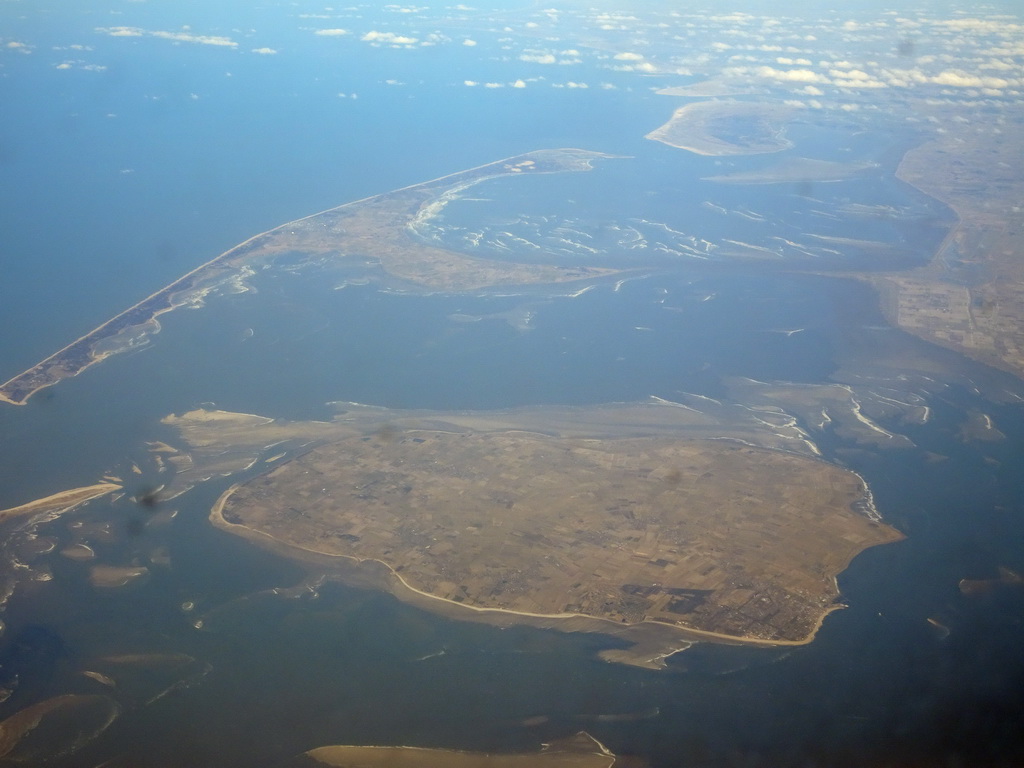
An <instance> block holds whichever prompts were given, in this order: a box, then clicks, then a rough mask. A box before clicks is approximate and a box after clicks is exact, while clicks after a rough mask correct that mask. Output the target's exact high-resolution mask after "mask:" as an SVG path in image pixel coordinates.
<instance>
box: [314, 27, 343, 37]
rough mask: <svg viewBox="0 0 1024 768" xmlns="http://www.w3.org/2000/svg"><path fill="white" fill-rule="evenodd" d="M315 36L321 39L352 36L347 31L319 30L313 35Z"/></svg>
mask: <svg viewBox="0 0 1024 768" xmlns="http://www.w3.org/2000/svg"><path fill="white" fill-rule="evenodd" d="M313 34H314V35H320V37H341V36H342V35H347V34H350V33H349V31H348V30H347V29H340V28H338V29H318V30H317V31H316V32H314V33H313Z"/></svg>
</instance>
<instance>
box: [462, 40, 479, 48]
mask: <svg viewBox="0 0 1024 768" xmlns="http://www.w3.org/2000/svg"><path fill="white" fill-rule="evenodd" d="M462 44H463V45H468V46H469V47H473V46H474V45H476V40H468V39H467V40H463V41H462Z"/></svg>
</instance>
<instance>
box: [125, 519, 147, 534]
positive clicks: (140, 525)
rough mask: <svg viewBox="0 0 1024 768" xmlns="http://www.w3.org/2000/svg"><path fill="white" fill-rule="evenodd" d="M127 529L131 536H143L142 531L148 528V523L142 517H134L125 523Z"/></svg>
mask: <svg viewBox="0 0 1024 768" xmlns="http://www.w3.org/2000/svg"><path fill="white" fill-rule="evenodd" d="M125 530H126V531H128V535H129V536H141V535H142V532H143V531H145V530H146V523H145V522H143V520H142V519H141V518H138V517H132V518H129V519H128V522H127V523H125Z"/></svg>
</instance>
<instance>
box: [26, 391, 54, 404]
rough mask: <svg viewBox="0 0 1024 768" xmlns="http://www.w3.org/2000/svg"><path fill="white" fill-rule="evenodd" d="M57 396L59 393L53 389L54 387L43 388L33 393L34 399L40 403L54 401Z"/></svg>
mask: <svg viewBox="0 0 1024 768" xmlns="http://www.w3.org/2000/svg"><path fill="white" fill-rule="evenodd" d="M56 396H57V393H56V392H54V391H53V388H52V387H47V388H46V389H41V390H39V391H38V392H36V393H35V394H34V395H32V401H33V402H35V403H39V404H40V405H47V404H49V403H52V402H53V399H54V398H55V397H56Z"/></svg>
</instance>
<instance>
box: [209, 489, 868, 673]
mask: <svg viewBox="0 0 1024 768" xmlns="http://www.w3.org/2000/svg"><path fill="white" fill-rule="evenodd" d="M241 486H242V484H241V483H235V484H232V485H231V486H230V487H229V488H228V489H227V490H225V491H224V492H223V493H222V494H221V495H220V496H219V497H218V498H217V500H216V502H215V503H214V504H213V506H212V508H211V510H210V514H209V520H210V522H211V524H212V525H213V526H214V527H215V528H219V529H220V530H223V531H225V532H227V533H232V534H234V535H238V536H241V537H242V538H244V539H246V540H248V541H250V542H252V543H254V544H257V545H259V546H263V547H265V548H268V549H270V550H271V551H273V552H275V553H277V554H280V555H282V556H284V557H288V558H290V559H298V560H301V561H305V562H312V563H315V564H317V565H335V566H342V571H343V575H342V580H343V581H352V583H354V584H356V585H358V586H368V587H371V588H377V589H383V590H385V591H387V592H389V593H390V594H392V595H393V596H394V597H395V598H397V599H398V600H400V601H401V602H404V603H407V604H410V605H413V606H415V607H418V608H422V609H423V610H426V611H429V612H431V613H435V614H440V615H442V616H445V617H446V618H451V619H454V620H459V621H480V622H483V623H486V624H490V625H496V626H500V627H509V626H514V625H521V624H527V625H528V626H535V627H541V628H549V629H556V630H558V631H563V632H592V633H594V634H603V635H607V636H609V637H613V638H618V639H621V640H624V641H626V642H628V643H630V644H631V645H630V647H627V648H614V649H607V650H605V651H602V652H601V653H600V656H601V658H602V659H604V660H605V661H609V662H618V663H623V664H627V665H630V666H638V667H643V668H646V669H663V668H664V667H665V661H664V660H665V659H666V658H668V657H669V656H672V655H674V654H676V653H679V652H680V651H684V650H686V649H687V648H689V647H690V646H691V645H692V644H693V643H694V642H714V643H720V644H725V645H746V646H752V647H762V648H771V647H797V646H803V645H808V644H810V643H811V642H813V641H814V639H815V637H816V635H817V633H818V631H819V630H820V629H821V627H822V625H823V624H824V622H825V619H826V618H827V617H828V616H829V615H830V614H832V613H833V612H835V611H838V610H842V609H843V608H845V607H846V606H845V605H843V604H841V603H832V604H830V605H828V606H827V607H825V608H824V610H823V611H821V612H820V613H819V615H818V616H817V618H816V619H815V622H814V625H813V627H812V628H811V631H810V632H809V633H808V634H807V635H806V636H804V637H802V638H798V639H796V640H783V639H768V638H762V637H756V636H743V635H730V634H726V633H722V632H714V631H710V630H701V629H692V628H689V627H685V626H681V625H675V624H668V623H664V622H658V621H649V620H645V621H641V622H637V623H633V624H619V623H617V622H614V621H612V620H611V619H603V618H600V617H596V616H590V615H587V614H580V613H559V614H544V613H531V612H525V611H515V610H509V609H505V608H487V607H481V606H477V605H468V604H466V603H460V602H456V601H454V600H450V599H448V598H444V597H440V596H438V595H433V594H431V593H429V592H425V591H423V590H421V589H418V588H417V587H414V586H412V585H411V584H409V583H408V582H407V581H406V580H405V579H404V578H403V577H402V576H401V574H399V573H398V572H396V571H395V569H394V568H393V567H392V566H391V565H390V564H389V563H386V562H384V561H383V560H380V559H378V558H358V557H354V556H351V555H343V554H337V553H333V552H323V551H319V550H315V549H310V548H307V547H304V546H298V545H295V544H291V543H289V542H286V541H282V540H281V539H278V538H276V537H274V536H272V535H270V534H268V533H265V532H263V531H260V530H257V529H254V528H251V527H250V526H247V525H245V524H242V523H233V522H231V521H229V520H227V519H226V518H225V517H224V514H223V513H224V508H225V506H226V505H227V502H228V500H229V499H230V498H231V496H232V495H234V493H235V492H236V491H237V490H238V489H239V488H241ZM852 559H853V558H852V557H851V558H850V561H852ZM850 561H848V562H847V563H846V566H845V567H848V566H849V562H850ZM845 567H844V569H843V570H845ZM372 571H376V573H373V572H372ZM346 575H347V576H349V577H350V578H345V576H346ZM351 577H355V578H354V579H353V578H351ZM836 591H837V593H838V589H837V590H836Z"/></svg>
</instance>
